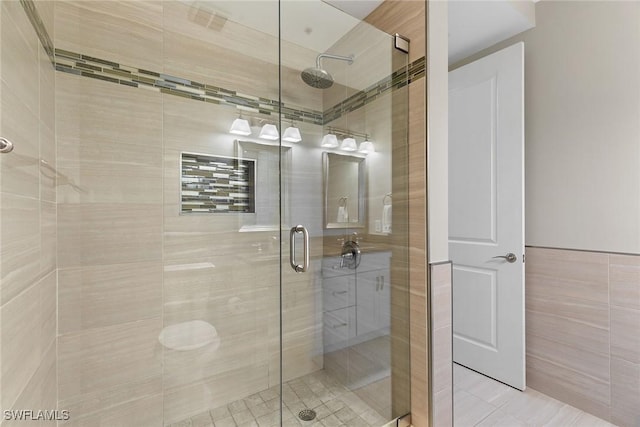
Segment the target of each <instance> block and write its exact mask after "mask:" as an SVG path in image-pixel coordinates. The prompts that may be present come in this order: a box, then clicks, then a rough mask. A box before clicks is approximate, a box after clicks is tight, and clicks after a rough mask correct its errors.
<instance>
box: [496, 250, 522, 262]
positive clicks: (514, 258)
mask: <svg viewBox="0 0 640 427" xmlns="http://www.w3.org/2000/svg"><path fill="white" fill-rule="evenodd" d="M494 258H504V259H506V260H507V262H510V263H514V262H516V261H517V260H518V257H517V256H516V254H514V253H511V252H509V253H508V254H506V255H498V256H494Z"/></svg>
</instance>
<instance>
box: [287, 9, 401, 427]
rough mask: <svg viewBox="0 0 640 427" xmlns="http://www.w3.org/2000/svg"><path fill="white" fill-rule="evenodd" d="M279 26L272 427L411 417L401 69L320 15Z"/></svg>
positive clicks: (386, 46) (360, 29)
mask: <svg viewBox="0 0 640 427" xmlns="http://www.w3.org/2000/svg"><path fill="white" fill-rule="evenodd" d="M280 19H281V24H280V25H281V67H282V68H281V76H282V77H281V93H282V102H283V104H282V112H281V126H282V128H283V129H284V128H286V127H297V128H299V129H300V131H301V136H302V140H301V141H295V142H294V141H286V140H283V141H282V147H283V150H287V151H288V152H290V153H291V164H290V166H289V167H287V168H283V170H282V182H281V185H282V188H283V189H284V188H287V187H291V191H289V192H287V191H285V192H283V193H281V197H282V211H283V212H286V213H287V215H286V216H284V217H283V225H282V228H283V246H284V248H285V249H286V250H284V251H283V257H284V258H283V260H282V277H281V280H282V285H281V286H282V297H281V298H282V301H281V304H282V339H281V346H282V347H281V357H282V381H283V383H282V419H283V425H285V426H292V425H298V424H297V423H299V422H300V421H311V420H316V421H321V422H323V423H324V424H325V425H346V426H382V425H384V424H386V423H387V422H389V421H391V420H393V419H395V418H397V417H400V416H403V415H405V414H407V413H408V412H409V353H408V335H409V329H408V281H407V277H408V275H407V274H406V273H407V267H408V263H407V254H406V248H407V221H406V218H407V215H406V182H407V176H406V170H407V158H406V144H407V138H406V135H407V122H408V120H407V93H406V86H405V85H406V81H407V73H406V71H407V70H406V65H407V55H406V53H404V52H401V51H399V50H396V49H394V38H393V37H392V36H390V35H388V34H385V33H384V32H382V31H380V30H378V29H376V28H374V27H373V26H371V25H369V24H368V23H366V22H364V21H362V20H361V19H358V18H355V17H353V16H350V15H348V14H346V13H344V12H342V11H340V10H338V9H336V8H334V7H332V6H331V5H329V4H327V3H324V2H320V1H318V2H282V3H281V8H280ZM394 201H395V202H396V203H395V204H394V205H393V210H392V203H393V202H394ZM298 224H299V225H302V226H304V228H305V229H306V230H307V232H308V235H309V238H308V240H309V255H310V261H309V266H308V269H307V271H305V272H296V271H294V269H293V268H292V267H291V266H290V265H289V264H290V260H289V257H288V256H286V254H288V249H289V247H288V244H291V243H290V242H289V240H288V237H289V230H290V229H291V228H292V227H296V226H297V225H298ZM285 234H286V236H285ZM292 237H293V242H294V244H295V247H296V249H297V252H296V253H295V257H296V259H297V260H300V259H302V258H303V250H302V246H303V240H304V239H303V236H302V235H301V233H300V234H299V233H295V232H294V233H293V234H292Z"/></svg>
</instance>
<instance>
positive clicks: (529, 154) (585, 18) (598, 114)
mask: <svg viewBox="0 0 640 427" xmlns="http://www.w3.org/2000/svg"><path fill="white" fill-rule="evenodd" d="M519 40H522V41H524V42H525V108H526V110H525V128H526V143H525V145H526V172H525V176H526V244H527V245H532V246H548V247H557V248H570V249H586V250H597V251H612V252H625V253H640V3H638V2H605V1H599V2H555V1H553V2H552V1H544V2H539V3H537V6H536V28H534V29H532V30H530V31H527V32H525V33H523V34H521V35H519V36H516V37H513V38H511V39H509V40H507V41H505V42H503V43H500V44H499V45H496V46H494V47H492V48H489V49H487V50H485V51H484V52H481V53H480V54H479V55H474V58H475V57H479V56H484V55H486V54H488V53H490V52H492V51H495V50H497V49H499V48H502V47H504V46H507V45H510V44H513V43H515V42H516V41H519ZM466 61H468V60H465V62H466Z"/></svg>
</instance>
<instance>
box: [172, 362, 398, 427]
mask: <svg viewBox="0 0 640 427" xmlns="http://www.w3.org/2000/svg"><path fill="white" fill-rule="evenodd" d="M282 393H283V401H284V410H283V423H282V424H283V426H285V427H294V426H313V427H339V426H344V427H381V426H383V425H384V424H385V423H386V422H387V420H385V419H384V418H383V417H382V416H381V415H380V414H378V413H377V412H376V411H375V410H374V409H372V408H371V407H370V406H369V405H367V404H366V403H365V402H364V400H362V399H361V398H360V397H358V396H357V395H356V394H355V393H353V392H351V391H349V390H348V389H347V388H346V387H344V386H343V385H341V384H340V383H339V382H338V381H337V380H335V379H334V378H333V377H331V376H330V375H328V374H327V373H326V372H325V371H317V372H314V373H312V374H309V375H306V376H304V377H301V378H296V379H295V380H291V381H288V382H287V383H285V385H284V386H283V391H282ZM279 397H280V390H279V388H277V387H274V388H270V389H268V390H264V391H261V392H260V393H256V394H254V395H251V396H249V397H247V398H245V399H243V400H237V401H235V402H232V403H230V404H228V405H225V406H221V407H219V408H215V409H212V410H211V411H208V412H204V413H202V414H199V415H197V416H194V417H191V418H190V419H188V420H185V421H182V422H179V423H174V424H171V427H213V426H215V427H245V426H246V427H275V426H279V425H280V399H279ZM307 408H311V409H314V410H315V411H316V413H317V416H316V419H315V420H313V421H307V422H305V421H301V420H299V419H298V416H297V415H298V413H299V412H300V411H301V410H302V409H307Z"/></svg>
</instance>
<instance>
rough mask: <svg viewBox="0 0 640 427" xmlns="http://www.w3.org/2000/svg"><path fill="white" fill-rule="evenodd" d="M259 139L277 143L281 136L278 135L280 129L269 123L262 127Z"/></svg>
mask: <svg viewBox="0 0 640 427" xmlns="http://www.w3.org/2000/svg"><path fill="white" fill-rule="evenodd" d="M258 138H261V139H268V140H269V141H275V140H276V139H278V138H280V134H279V133H278V128H277V127H276V125H272V124H270V123H267V124H266V125H264V126H262V129H260V135H259V136H258Z"/></svg>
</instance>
